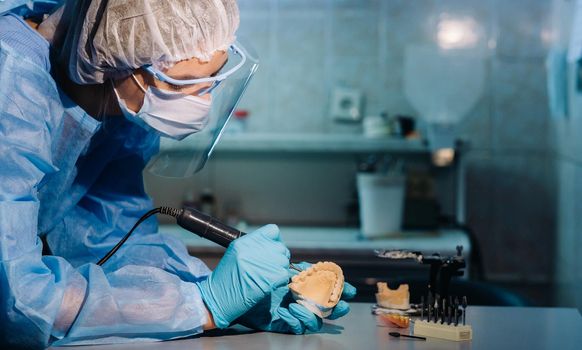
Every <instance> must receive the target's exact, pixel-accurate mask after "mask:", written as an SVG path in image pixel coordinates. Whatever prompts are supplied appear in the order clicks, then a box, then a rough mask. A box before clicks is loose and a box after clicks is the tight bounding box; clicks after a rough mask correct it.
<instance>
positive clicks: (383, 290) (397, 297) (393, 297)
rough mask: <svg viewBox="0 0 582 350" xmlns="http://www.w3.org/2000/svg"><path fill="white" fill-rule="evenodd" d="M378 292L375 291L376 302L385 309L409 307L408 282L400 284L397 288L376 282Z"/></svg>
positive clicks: (405, 308)
mask: <svg viewBox="0 0 582 350" xmlns="http://www.w3.org/2000/svg"><path fill="white" fill-rule="evenodd" d="M376 285H377V286H378V293H376V303H377V304H378V305H380V306H381V307H385V308H387V309H399V310H408V309H410V292H409V291H408V284H401V285H400V286H398V288H397V289H394V290H393V289H390V288H389V287H388V284H386V283H384V282H378V283H377V284H376Z"/></svg>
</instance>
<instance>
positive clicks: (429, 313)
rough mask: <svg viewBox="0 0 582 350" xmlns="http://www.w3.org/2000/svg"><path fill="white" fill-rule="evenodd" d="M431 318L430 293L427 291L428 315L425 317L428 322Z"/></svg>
mask: <svg viewBox="0 0 582 350" xmlns="http://www.w3.org/2000/svg"><path fill="white" fill-rule="evenodd" d="M431 319H432V297H431V294H430V291H429V292H428V317H427V319H426V320H427V321H428V322H430V321H431Z"/></svg>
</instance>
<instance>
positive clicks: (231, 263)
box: [197, 225, 290, 328]
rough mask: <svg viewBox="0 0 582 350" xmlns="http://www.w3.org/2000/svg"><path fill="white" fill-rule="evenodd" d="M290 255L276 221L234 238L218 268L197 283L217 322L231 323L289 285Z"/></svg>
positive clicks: (221, 323) (222, 326) (221, 325)
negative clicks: (272, 293)
mask: <svg viewBox="0 0 582 350" xmlns="http://www.w3.org/2000/svg"><path fill="white" fill-rule="evenodd" d="M289 256H290V253H289V250H288V249H287V248H286V247H285V245H284V244H283V242H282V241H281V238H280V235H279V228H278V227H277V226H276V225H267V226H264V227H262V228H260V229H258V230H256V231H254V232H252V233H250V234H248V235H245V236H243V237H241V238H239V239H237V240H235V241H233V242H232V243H231V244H230V245H229V247H228V249H227V250H226V252H225V254H224V256H223V258H222V259H221V260H220V263H219V264H218V266H217V267H216V269H215V270H214V271H213V272H212V273H211V274H210V276H208V278H207V279H205V280H204V281H201V282H198V283H197V285H198V288H199V289H200V293H201V294H202V299H203V300H204V303H205V304H206V307H207V308H208V310H209V311H210V313H211V314H212V317H213V318H214V323H215V324H216V326H217V327H218V328H226V327H228V326H229V325H230V324H231V323H232V322H233V321H234V320H236V319H237V318H239V317H240V316H242V315H243V314H244V313H246V312H247V311H248V310H250V309H251V308H252V307H254V306H255V305H256V304H258V303H259V302H261V301H262V300H263V299H265V298H266V297H267V296H268V295H270V294H271V292H272V290H276V289H277V288H280V287H283V286H287V283H288V281H289V272H288V267H289Z"/></svg>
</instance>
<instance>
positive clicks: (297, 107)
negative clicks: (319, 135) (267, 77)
mask: <svg viewBox="0 0 582 350" xmlns="http://www.w3.org/2000/svg"><path fill="white" fill-rule="evenodd" d="M277 38H278V45H279V46H278V50H277V51H278V52H277V54H278V58H279V59H280V60H282V61H280V62H289V63H292V64H287V65H285V68H284V69H281V67H279V69H277V70H276V72H274V73H275V75H274V77H275V79H273V82H274V84H276V86H273V89H274V90H275V94H276V95H275V100H274V101H275V109H274V115H275V128H276V129H277V130H278V131H280V132H299V131H305V132H322V131H323V128H324V123H325V119H324V118H323V116H324V115H325V113H324V112H325V110H324V105H325V101H326V90H325V84H324V83H323V82H324V81H325V68H324V50H323V49H322V48H323V47H324V40H325V23H324V22H323V21H318V20H313V19H311V18H307V19H304V18H295V17H288V18H281V19H280V21H279V26H278V32H277Z"/></svg>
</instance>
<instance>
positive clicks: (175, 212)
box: [97, 207, 182, 266]
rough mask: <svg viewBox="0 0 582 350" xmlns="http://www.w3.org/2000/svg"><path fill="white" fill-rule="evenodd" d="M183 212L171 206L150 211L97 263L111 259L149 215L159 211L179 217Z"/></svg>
mask: <svg viewBox="0 0 582 350" xmlns="http://www.w3.org/2000/svg"><path fill="white" fill-rule="evenodd" d="M181 212H182V210H181V209H176V208H171V207H159V208H155V209H152V210H150V211H148V212H147V213H145V214H144V215H143V216H142V217H141V218H139V220H137V222H136V223H135V225H133V227H132V228H131V230H129V232H128V233H127V234H126V235H125V236H124V237H123V238H122V239H121V240H120V241H119V242H118V243H117V244H116V245H115V247H113V248H112V249H111V250H110V251H109V252H108V253H107V254H105V256H104V257H102V258H101V260H99V261H98V262H97V265H99V266H102V265H103V264H105V263H106V262H107V260H109V259H110V258H111V257H112V256H113V255H114V254H115V253H116V252H117V251H118V250H119V248H121V246H122V245H123V244H124V243H125V241H127V239H128V238H129V236H131V234H132V233H133V231H134V230H135V229H136V228H137V227H138V226H139V225H141V223H142V222H144V221H146V220H147V219H148V218H149V217H151V216H153V215H155V214H158V213H160V214H165V215H170V216H173V217H178V215H180V213H181Z"/></svg>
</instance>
